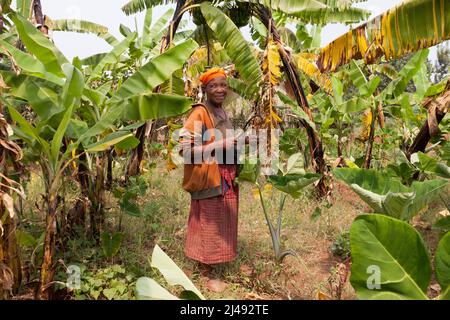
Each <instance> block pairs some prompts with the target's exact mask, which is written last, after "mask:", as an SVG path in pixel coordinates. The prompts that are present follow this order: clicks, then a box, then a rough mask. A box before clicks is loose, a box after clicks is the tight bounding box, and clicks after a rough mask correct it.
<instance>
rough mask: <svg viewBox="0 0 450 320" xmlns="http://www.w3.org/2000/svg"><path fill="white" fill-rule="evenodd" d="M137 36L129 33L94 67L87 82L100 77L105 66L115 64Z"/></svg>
mask: <svg viewBox="0 0 450 320" xmlns="http://www.w3.org/2000/svg"><path fill="white" fill-rule="evenodd" d="M136 37H137V34H136V33H135V32H133V33H131V34H130V35H129V36H128V37H126V38H125V39H124V40H122V42H120V43H119V44H118V45H117V46H115V47H114V48H113V49H112V50H111V51H110V52H108V54H107V55H106V56H105V57H104V58H103V59H102V60H101V61H100V62H99V63H98V64H97V65H96V67H95V68H94V70H92V73H91V75H90V77H89V80H88V82H91V81H93V80H96V79H98V78H100V77H101V75H102V72H103V70H104V69H105V67H106V66H107V65H110V64H115V63H117V62H118V61H119V59H120V56H121V55H122V54H123V53H124V52H125V51H126V50H127V49H128V48H129V46H130V44H131V43H132V42H133V41H134V40H135V39H136Z"/></svg>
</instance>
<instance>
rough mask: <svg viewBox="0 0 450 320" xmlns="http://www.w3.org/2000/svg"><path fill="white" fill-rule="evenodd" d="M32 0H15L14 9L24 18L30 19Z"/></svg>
mask: <svg viewBox="0 0 450 320" xmlns="http://www.w3.org/2000/svg"><path fill="white" fill-rule="evenodd" d="M32 5H33V0H17V2H16V8H17V12H19V13H20V14H21V15H22V16H24V17H25V18H27V19H28V18H31V15H32V12H33V11H32V10H33V6H32Z"/></svg>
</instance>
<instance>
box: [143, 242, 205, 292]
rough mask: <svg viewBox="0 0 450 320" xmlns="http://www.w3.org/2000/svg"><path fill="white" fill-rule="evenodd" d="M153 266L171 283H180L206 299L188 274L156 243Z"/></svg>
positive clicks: (173, 284) (172, 284)
mask: <svg viewBox="0 0 450 320" xmlns="http://www.w3.org/2000/svg"><path fill="white" fill-rule="evenodd" d="M151 266H152V267H154V268H157V269H158V270H159V272H161V273H162V275H163V276H164V279H166V281H167V283H168V284H169V285H171V286H175V285H180V286H182V287H183V288H184V289H185V290H189V291H192V292H194V293H195V294H196V295H197V296H198V297H200V298H201V299H202V300H204V299H205V297H204V296H203V295H202V294H201V292H200V291H199V290H198V289H197V288H196V287H195V285H194V284H193V283H192V281H191V280H189V278H188V277H187V276H186V274H185V273H184V272H183V271H182V270H181V269H180V268H179V267H178V266H177V265H176V264H175V262H173V260H172V259H170V258H169V256H168V255H167V254H166V253H165V252H164V251H163V250H161V248H160V247H159V246H158V245H155V248H154V249H153V254H152V262H151Z"/></svg>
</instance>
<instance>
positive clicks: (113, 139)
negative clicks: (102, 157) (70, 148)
mask: <svg viewBox="0 0 450 320" xmlns="http://www.w3.org/2000/svg"><path fill="white" fill-rule="evenodd" d="M132 136H133V134H132V133H130V132H128V131H118V132H113V133H111V134H109V135H107V136H106V137H105V138H103V139H102V140H100V141H99V142H96V143H93V144H91V145H89V146H87V147H86V151H87V152H101V151H105V150H108V149H109V148H110V147H112V146H114V145H116V144H118V143H120V142H122V141H124V140H125V139H128V138H130V137H132Z"/></svg>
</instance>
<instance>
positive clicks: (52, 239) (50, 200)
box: [36, 183, 58, 300]
mask: <svg viewBox="0 0 450 320" xmlns="http://www.w3.org/2000/svg"><path fill="white" fill-rule="evenodd" d="M51 185H52V183H51V184H50V186H51ZM57 210H58V194H57V192H56V191H54V190H53V188H52V187H50V188H49V192H48V195H47V217H46V225H45V238H44V256H43V260H42V265H41V279H40V283H39V288H38V291H37V296H36V299H39V300H49V299H51V297H52V289H51V288H52V282H53V277H54V274H55V268H54V261H53V257H54V255H55V245H56V213H57Z"/></svg>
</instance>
